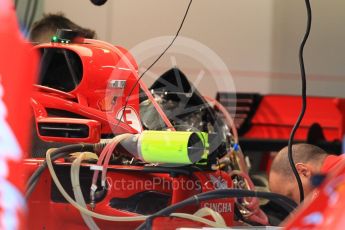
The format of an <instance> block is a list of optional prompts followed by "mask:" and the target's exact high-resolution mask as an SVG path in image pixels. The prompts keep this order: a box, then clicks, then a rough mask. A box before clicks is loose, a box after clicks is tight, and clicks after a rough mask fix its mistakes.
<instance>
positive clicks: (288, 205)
mask: <svg viewBox="0 0 345 230" xmlns="http://www.w3.org/2000/svg"><path fill="white" fill-rule="evenodd" d="M229 197H236V198H242V197H258V198H265V199H268V200H274V201H275V202H276V203H277V204H279V205H280V206H282V207H284V209H288V211H289V212H292V211H293V210H294V208H295V207H296V206H297V205H296V203H295V202H294V201H292V200H291V199H289V198H287V197H285V196H283V195H280V194H276V193H270V192H256V191H251V190H242V189H221V190H215V191H210V192H206V193H201V194H198V195H195V196H192V197H190V198H188V199H186V200H183V201H181V202H179V203H177V204H174V205H171V206H168V207H166V208H164V209H162V210H160V211H159V212H157V213H155V214H153V215H151V216H150V217H148V218H147V219H146V221H145V222H144V223H142V224H141V225H140V226H139V227H138V228H137V230H146V229H151V226H152V221H153V219H154V218H155V217H158V216H168V215H169V214H171V213H173V212H174V211H175V210H177V209H180V208H183V207H186V206H188V205H192V204H196V205H198V204H199V203H200V202H201V201H206V200H212V199H221V198H229Z"/></svg>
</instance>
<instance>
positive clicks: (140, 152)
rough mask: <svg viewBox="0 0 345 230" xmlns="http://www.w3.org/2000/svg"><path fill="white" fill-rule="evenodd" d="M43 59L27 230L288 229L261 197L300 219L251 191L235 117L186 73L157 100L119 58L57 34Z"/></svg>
mask: <svg viewBox="0 0 345 230" xmlns="http://www.w3.org/2000/svg"><path fill="white" fill-rule="evenodd" d="M34 49H35V50H37V51H38V52H39V53H40V54H41V68H40V78H39V83H38V84H37V85H35V92H34V94H33V97H32V99H31V105H32V108H33V112H34V117H35V122H34V127H35V131H36V132H34V134H33V147H32V153H31V154H32V156H31V158H29V159H27V160H26V161H25V168H26V171H27V173H29V175H31V177H30V179H29V181H28V184H27V199H28V207H29V228H32V229H39V228H46V229H59V228H61V227H65V226H68V227H71V228H73V229H85V228H86V227H88V228H91V229H98V228H99V229H107V228H114V227H115V228H121V229H124V228H127V229H134V228H136V227H138V226H139V225H140V224H142V226H141V228H150V226H151V227H153V228H157V229H158V228H159V229H160V228H164V229H169V228H171V229H175V228H177V227H201V226H216V227H226V226H236V225H247V224H254V225H255V224H256V225H258V224H259V225H269V224H270V221H271V224H272V221H273V222H274V223H275V224H277V223H279V218H278V219H277V218H273V219H272V218H269V217H268V216H267V215H266V214H265V213H264V212H263V211H262V210H261V209H260V206H259V200H258V198H257V197H263V198H267V199H270V200H272V202H275V203H276V204H277V205H281V206H282V208H281V210H282V212H283V213H289V212H290V211H292V210H293V208H294V204H293V202H291V201H290V200H289V199H287V198H284V197H281V196H278V195H275V194H270V193H257V192H253V191H251V190H250V189H253V188H254V186H253V183H252V181H251V180H250V178H249V176H248V175H247V169H246V165H245V164H244V161H243V155H242V153H241V149H240V147H239V143H238V137H237V132H236V129H235V128H234V124H233V121H232V119H231V116H230V115H229V114H228V113H227V111H226V110H225V109H224V108H223V107H222V106H221V104H219V103H218V102H217V101H216V100H212V99H210V98H208V99H207V100H206V99H205V98H204V97H203V96H202V95H201V94H200V93H199V92H198V91H197V89H195V87H194V86H193V85H192V84H191V83H190V82H189V81H188V79H187V77H186V76H185V75H184V74H183V72H181V71H180V70H179V69H176V68H174V69H171V70H168V71H167V72H166V73H164V74H163V75H162V76H161V77H160V78H159V79H157V81H156V82H155V83H154V84H153V85H152V86H151V87H150V89H148V88H147V87H146V85H145V84H144V83H142V82H141V81H140V80H138V79H139V78H138V75H137V65H136V63H135V60H134V58H133V57H132V56H131V55H130V54H129V53H128V51H127V50H125V49H123V48H122V47H117V46H112V45H110V44H108V43H105V42H101V41H97V40H89V39H83V38H78V37H76V36H75V34H74V33H73V31H68V30H60V31H58V33H57V35H56V36H55V37H53V38H52V42H51V43H49V44H41V45H38V46H36V47H35V48H34ZM180 83H182V84H180ZM178 84H179V85H182V86H183V87H178ZM191 108H192V109H191ZM221 113H222V115H220V114H221ZM47 168H48V169H47ZM248 189H249V190H248ZM277 220H278V222H277ZM144 221H145V222H144ZM143 223H145V225H143Z"/></svg>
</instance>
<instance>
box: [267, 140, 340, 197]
mask: <svg viewBox="0 0 345 230" xmlns="http://www.w3.org/2000/svg"><path fill="white" fill-rule="evenodd" d="M292 152H293V159H294V162H295V166H296V169H297V171H298V174H299V175H300V178H301V181H302V185H303V189H304V196H307V195H308V194H309V193H310V192H311V191H312V190H313V189H314V188H313V186H312V185H311V177H312V176H313V175H316V174H327V173H328V172H330V171H331V170H332V169H334V167H336V165H337V164H338V163H339V162H340V161H342V160H343V159H345V158H344V157H342V156H336V155H330V154H328V153H327V152H325V151H324V150H323V149H321V148H319V147H317V146H314V145H310V144H296V145H293V146H292ZM269 187H270V190H271V192H274V193H279V194H282V195H284V196H287V197H289V198H291V199H292V200H294V201H295V202H296V203H299V190H298V185H297V181H296V178H295V176H294V174H293V172H292V169H291V167H290V163H289V159H288V148H287V147H285V148H283V149H282V150H280V151H279V153H278V154H277V156H276V157H275V158H274V160H273V162H272V165H271V170H270V173H269Z"/></svg>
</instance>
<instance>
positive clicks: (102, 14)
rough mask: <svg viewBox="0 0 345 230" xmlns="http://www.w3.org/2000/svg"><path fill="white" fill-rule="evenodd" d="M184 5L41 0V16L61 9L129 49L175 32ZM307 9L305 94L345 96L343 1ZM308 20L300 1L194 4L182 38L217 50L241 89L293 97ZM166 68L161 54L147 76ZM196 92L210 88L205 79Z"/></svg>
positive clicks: (320, 0) (206, 0)
mask: <svg viewBox="0 0 345 230" xmlns="http://www.w3.org/2000/svg"><path fill="white" fill-rule="evenodd" d="M187 3H188V1H187V0H140V1H138V0H109V1H108V3H107V4H106V5H105V6H102V7H96V6H93V5H91V3H90V2H89V1H86V0H73V1H71V0H59V1H51V0H45V4H44V11H45V12H57V11H62V12H64V13H65V14H66V15H67V16H68V17H69V18H70V19H72V20H73V21H75V22H77V23H78V24H80V25H82V26H85V27H90V28H92V29H95V30H96V31H97V34H98V37H99V38H100V39H103V40H107V41H109V42H112V43H114V44H119V45H122V46H124V47H126V48H128V49H130V48H133V47H135V45H137V44H139V43H141V42H143V41H145V40H147V39H150V38H154V37H158V36H165V35H174V33H175V31H176V29H177V27H178V25H179V23H180V21H181V18H182V16H183V13H184V11H185V8H186V6H187ZM312 4H313V10H314V22H313V30H312V34H311V39H310V42H309V43H308V46H307V48H306V68H307V71H308V75H309V77H308V79H309V87H308V90H309V93H310V94H312V95H324V96H342V97H345V92H344V90H343V88H344V86H345V68H344V66H345V65H344V64H345V45H344V41H345V39H344V38H345V30H344V29H343V27H344V24H345V20H344V16H343V15H345V14H344V13H343V10H344V9H345V1H343V0H328V1H324V0H313V1H312ZM305 21H306V14H305V6H304V1H303V0H288V1H287V0H260V1H255V0H217V1H211V0H194V1H193V4H192V7H191V9H190V13H189V15H188V18H187V20H186V23H185V26H184V28H183V30H182V31H181V35H182V36H186V37H189V38H193V39H195V40H197V41H199V42H201V43H203V44H204V45H206V46H208V47H209V48H211V49H212V50H214V51H215V52H216V53H217V54H218V55H219V56H220V57H221V59H223V61H224V62H225V63H226V65H227V66H228V68H229V70H230V72H231V74H232V76H233V77H234V82H235V84H236V89H237V90H238V91H255V92H261V93H284V94H296V93H299V91H300V86H299V75H298V73H299V69H298V67H299V66H298V58H297V52H298V46H299V42H300V39H301V38H302V35H303V34H302V33H304V30H305ZM172 51H173V50H172ZM177 58H179V57H178V56H177ZM179 60H180V59H179ZM181 60H184V59H183V58H182V57H181ZM149 61H150V60H146V62H144V63H143V65H147V64H149ZM168 66H171V59H170V58H169V57H165V58H163V60H162V61H161V62H159V63H158V64H157V66H156V67H155V68H154V69H153V70H152V72H155V73H156V74H157V73H159V72H162V71H163V70H165V69H167V68H168ZM178 66H179V67H181V68H182V69H183V70H184V72H186V73H187V75H196V74H197V73H198V72H199V71H198V70H199V68H200V67H199V66H198V65H197V64H195V63H194V62H193V61H189V60H184V61H183V62H181V61H178ZM201 87H202V88H204V89H207V88H209V87H208V84H207V81H203V82H202V83H201Z"/></svg>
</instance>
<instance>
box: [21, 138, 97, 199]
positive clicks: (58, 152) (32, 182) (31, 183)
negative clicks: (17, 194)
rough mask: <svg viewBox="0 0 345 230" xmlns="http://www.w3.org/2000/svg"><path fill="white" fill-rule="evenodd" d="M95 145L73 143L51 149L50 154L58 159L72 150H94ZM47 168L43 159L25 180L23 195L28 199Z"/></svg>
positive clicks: (54, 158)
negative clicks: (24, 192) (26, 180)
mask: <svg viewBox="0 0 345 230" xmlns="http://www.w3.org/2000/svg"><path fill="white" fill-rule="evenodd" d="M96 147H97V144H96V145H95V144H73V145H66V146H63V147H61V148H57V149H55V150H54V151H52V152H51V153H50V154H51V156H52V161H54V160H56V159H59V158H61V157H63V156H66V155H68V154H70V153H73V152H85V151H91V152H92V151H94V150H95V148H96ZM46 168H47V161H46V160H44V161H43V162H42V164H41V165H40V166H39V167H38V168H37V169H36V171H35V172H34V173H33V174H32V175H31V176H30V178H29V180H28V182H27V186H26V188H27V190H26V194H25V197H26V199H28V198H29V197H30V195H31V193H32V191H33V190H34V189H35V187H36V185H37V182H38V180H39V178H40V176H41V175H42V173H43V172H44V170H45V169H46Z"/></svg>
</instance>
